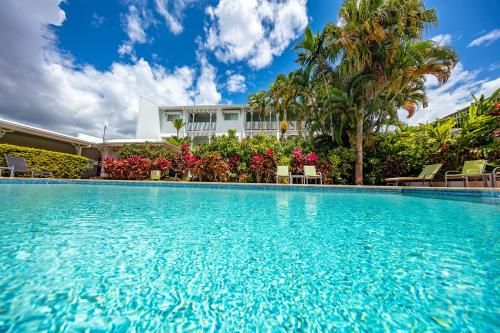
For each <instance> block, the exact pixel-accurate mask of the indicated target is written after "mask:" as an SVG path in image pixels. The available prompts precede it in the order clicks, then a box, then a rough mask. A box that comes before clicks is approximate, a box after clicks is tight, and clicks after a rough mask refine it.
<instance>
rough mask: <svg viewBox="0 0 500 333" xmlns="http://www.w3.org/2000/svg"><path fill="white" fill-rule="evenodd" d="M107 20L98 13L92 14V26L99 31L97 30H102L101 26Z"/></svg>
mask: <svg viewBox="0 0 500 333" xmlns="http://www.w3.org/2000/svg"><path fill="white" fill-rule="evenodd" d="M105 20H106V19H105V17H104V16H100V15H99V14H97V13H92V20H91V21H90V24H92V26H93V27H94V28H96V29H97V28H100V27H101V25H103V24H104V21H105Z"/></svg>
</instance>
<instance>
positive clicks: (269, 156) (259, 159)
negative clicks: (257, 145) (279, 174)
mask: <svg viewBox="0 0 500 333" xmlns="http://www.w3.org/2000/svg"><path fill="white" fill-rule="evenodd" d="M250 171H251V172H252V174H253V176H254V178H255V180H256V182H257V183H260V182H262V181H264V182H271V181H273V179H274V177H275V176H276V156H275V154H274V152H273V151H272V150H271V149H267V150H266V152H265V153H264V154H262V155H260V154H258V153H256V154H253V155H252V157H251V159H250Z"/></svg>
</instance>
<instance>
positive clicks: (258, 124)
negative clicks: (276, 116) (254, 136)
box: [245, 121, 278, 131]
mask: <svg viewBox="0 0 500 333" xmlns="http://www.w3.org/2000/svg"><path fill="white" fill-rule="evenodd" d="M245 130H247V131H248V130H252V131H277V130H278V124H277V123H276V122H275V121H247V122H246V123H245Z"/></svg>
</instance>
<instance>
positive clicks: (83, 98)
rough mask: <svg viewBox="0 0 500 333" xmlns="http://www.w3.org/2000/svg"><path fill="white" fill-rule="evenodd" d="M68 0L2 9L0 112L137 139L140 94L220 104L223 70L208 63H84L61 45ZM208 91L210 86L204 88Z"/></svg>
mask: <svg viewBox="0 0 500 333" xmlns="http://www.w3.org/2000/svg"><path fill="white" fill-rule="evenodd" d="M61 1H62V0H39V1H29V2H27V1H17V0H5V1H3V2H2V4H1V7H2V10H0V43H1V45H2V46H3V47H2V49H1V50H0V117H2V118H6V119H10V120H14V121H21V122H24V123H28V124H32V125H35V126H40V127H42V128H46V129H50V130H55V131H60V132H63V133H67V134H72V135H75V134H77V133H78V132H85V133H88V134H91V135H96V136H100V135H101V134H102V124H103V123H104V121H108V122H109V124H110V132H109V133H110V137H115V138H116V137H131V136H132V135H133V133H134V132H135V121H136V115H137V111H138V104H139V97H140V96H144V97H146V98H148V99H150V100H153V101H155V102H157V103H159V104H162V105H190V104H193V101H194V99H195V98H196V99H197V100H200V101H203V102H205V103H209V104H212V103H217V102H218V101H219V100H220V94H218V92H217V86H216V81H215V79H216V72H215V68H213V67H212V66H210V65H209V64H208V62H206V63H203V62H202V63H201V75H200V77H199V78H198V79H197V73H198V71H197V70H196V69H195V68H192V67H189V66H182V67H178V68H173V69H168V68H165V67H163V66H154V65H151V64H149V63H148V62H147V61H145V60H143V59H139V60H138V61H137V62H135V63H133V64H123V63H119V62H115V63H113V64H112V65H111V66H110V68H109V69H108V70H105V71H100V70H97V69H96V68H94V67H93V66H89V65H87V66H83V67H78V66H76V65H75V62H74V61H73V60H72V59H71V58H70V57H68V56H67V55H65V53H63V52H61V51H60V50H58V49H57V48H56V46H55V45H56V39H55V36H54V35H53V34H52V33H51V31H50V29H48V28H47V25H49V24H52V25H61V24H63V22H64V19H65V15H64V12H63V11H62V10H61V9H60V8H59V4H60V3H61ZM200 89H203V92H202V91H200Z"/></svg>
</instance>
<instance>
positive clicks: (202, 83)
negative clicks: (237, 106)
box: [195, 55, 222, 105]
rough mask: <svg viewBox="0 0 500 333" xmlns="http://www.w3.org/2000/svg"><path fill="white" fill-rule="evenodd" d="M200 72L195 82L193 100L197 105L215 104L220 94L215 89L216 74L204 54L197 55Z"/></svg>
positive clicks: (219, 98)
mask: <svg viewBox="0 0 500 333" xmlns="http://www.w3.org/2000/svg"><path fill="white" fill-rule="evenodd" d="M199 62H200V66H201V74H200V77H199V78H198V80H197V82H196V88H197V93H196V96H195V102H196V104H198V105H203V104H205V105H206V104H217V103H219V102H220V100H221V98H222V95H221V94H220V93H219V92H218V91H217V85H216V80H217V77H216V76H217V74H216V70H215V67H214V66H212V65H211V64H210V63H209V62H208V60H207V58H206V56H205V55H201V56H199Z"/></svg>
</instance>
